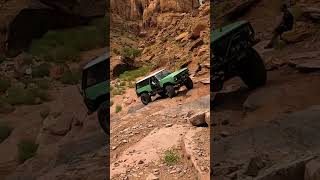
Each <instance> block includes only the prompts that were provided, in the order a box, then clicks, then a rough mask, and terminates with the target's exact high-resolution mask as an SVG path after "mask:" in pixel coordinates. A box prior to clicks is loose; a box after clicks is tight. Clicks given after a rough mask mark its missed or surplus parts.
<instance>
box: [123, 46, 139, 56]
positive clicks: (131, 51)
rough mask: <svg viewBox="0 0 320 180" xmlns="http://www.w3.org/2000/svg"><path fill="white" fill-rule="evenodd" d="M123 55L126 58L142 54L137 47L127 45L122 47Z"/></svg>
mask: <svg viewBox="0 0 320 180" xmlns="http://www.w3.org/2000/svg"><path fill="white" fill-rule="evenodd" d="M121 55H122V56H123V57H125V58H136V57H138V56H140V55H141V51H140V50H139V49H136V48H128V47H125V48H123V49H122V52H121Z"/></svg>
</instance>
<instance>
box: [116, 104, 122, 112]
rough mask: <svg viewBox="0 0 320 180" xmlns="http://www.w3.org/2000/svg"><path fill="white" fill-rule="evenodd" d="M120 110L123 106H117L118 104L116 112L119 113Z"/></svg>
mask: <svg viewBox="0 0 320 180" xmlns="http://www.w3.org/2000/svg"><path fill="white" fill-rule="evenodd" d="M120 111H122V106H120V105H117V106H116V113H118V112H120Z"/></svg>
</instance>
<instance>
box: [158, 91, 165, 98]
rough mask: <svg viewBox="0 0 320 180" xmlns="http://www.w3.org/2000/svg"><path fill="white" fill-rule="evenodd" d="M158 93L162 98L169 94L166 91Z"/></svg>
mask: <svg viewBox="0 0 320 180" xmlns="http://www.w3.org/2000/svg"><path fill="white" fill-rule="evenodd" d="M158 94H159V95H160V96H161V97H162V98H164V97H166V96H167V94H166V92H165V91H161V92H159V93H158Z"/></svg>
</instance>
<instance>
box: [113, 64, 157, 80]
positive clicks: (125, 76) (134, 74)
mask: <svg viewBox="0 0 320 180" xmlns="http://www.w3.org/2000/svg"><path fill="white" fill-rule="evenodd" d="M150 69H151V68H150V67H141V68H139V69H135V70H131V71H125V72H124V73H122V74H120V76H119V78H120V79H121V80H124V81H134V80H136V78H138V77H141V76H145V75H146V74H147V73H148V72H149V71H150Z"/></svg>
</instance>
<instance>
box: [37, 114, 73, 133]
mask: <svg viewBox="0 0 320 180" xmlns="http://www.w3.org/2000/svg"><path fill="white" fill-rule="evenodd" d="M74 120H75V117H74V116H73V114H71V113H63V114H61V115H60V116H58V117H54V116H48V117H47V118H46V119H45V120H44V122H43V127H42V128H43V130H44V131H47V132H49V133H50V134H51V135H54V136H65V135H66V134H67V133H68V132H69V131H70V130H71V128H72V123H73V121H74Z"/></svg>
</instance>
